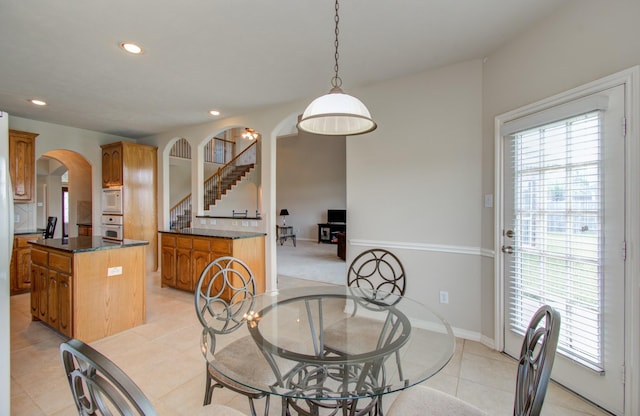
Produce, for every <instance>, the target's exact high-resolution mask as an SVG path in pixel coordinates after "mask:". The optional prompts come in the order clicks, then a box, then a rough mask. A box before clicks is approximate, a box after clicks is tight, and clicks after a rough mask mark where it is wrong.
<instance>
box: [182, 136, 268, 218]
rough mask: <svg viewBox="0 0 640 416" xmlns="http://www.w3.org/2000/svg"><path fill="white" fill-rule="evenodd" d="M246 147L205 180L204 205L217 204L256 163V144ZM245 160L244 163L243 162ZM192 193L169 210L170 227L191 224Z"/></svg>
mask: <svg viewBox="0 0 640 416" xmlns="http://www.w3.org/2000/svg"><path fill="white" fill-rule="evenodd" d="M256 143H257V142H254V143H253V144H252V145H251V146H249V147H247V148H246V149H244V150H243V151H242V152H241V153H239V154H238V155H237V156H236V157H234V158H233V159H232V160H231V161H230V162H229V163H227V164H226V165H224V166H223V167H221V168H219V169H218V171H217V172H216V173H214V174H213V175H211V177H209V178H208V179H207V180H206V181H205V182H204V207H205V209H209V206H211V205H215V204H216V201H219V200H220V199H222V197H223V196H225V195H226V194H227V192H228V191H229V190H231V188H233V187H234V186H235V185H236V184H237V183H238V182H240V181H241V180H242V178H243V177H245V176H246V175H247V174H248V173H249V172H251V169H253V168H254V167H255V166H256V164H255V160H256V154H255V152H256V146H255V144H256ZM241 162H244V163H241ZM191 220H192V216H191V194H189V195H187V196H186V197H185V198H184V199H182V201H180V202H178V203H177V204H176V205H175V206H173V207H172V208H171V210H170V212H169V221H170V228H171V229H177V230H180V229H182V228H188V227H190V226H191Z"/></svg>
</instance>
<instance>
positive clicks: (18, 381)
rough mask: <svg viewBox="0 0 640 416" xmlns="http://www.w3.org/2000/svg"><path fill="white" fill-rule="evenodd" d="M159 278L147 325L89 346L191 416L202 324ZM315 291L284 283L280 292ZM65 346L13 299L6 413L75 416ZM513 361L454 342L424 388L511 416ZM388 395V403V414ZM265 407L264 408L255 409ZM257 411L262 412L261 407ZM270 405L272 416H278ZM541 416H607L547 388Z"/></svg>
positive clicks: (242, 406)
mask: <svg viewBox="0 0 640 416" xmlns="http://www.w3.org/2000/svg"><path fill="white" fill-rule="evenodd" d="M159 279H160V277H159V274H158V273H152V274H150V275H149V276H148V286H147V323H146V324H144V325H141V326H139V327H136V328H133V329H131V330H128V331H125V332H122V333H120V334H116V335H114V336H111V337H108V338H105V339H102V340H99V341H96V342H93V343H92V344H91V345H92V346H93V347H94V348H96V349H98V350H99V351H101V352H102V353H103V354H105V355H107V356H108V357H109V358H111V359H112V360H113V361H114V362H115V363H116V364H117V365H118V366H120V367H121V368H122V369H123V370H124V371H125V372H126V373H128V374H129V376H131V377H132V378H133V379H134V380H135V382H136V383H137V384H138V385H139V386H140V388H141V389H142V390H143V391H144V392H145V393H146V394H147V396H149V398H150V399H151V401H152V402H153V404H154V406H155V407H156V410H157V411H158V414H159V415H190V414H192V413H193V412H194V411H195V410H196V409H198V408H199V407H200V406H201V403H202V397H203V392H204V381H205V363H204V359H203V357H202V355H201V353H200V346H199V336H200V330H201V329H200V324H199V323H198V321H197V319H196V317H195V312H194V310H193V303H192V296H191V295H190V294H188V293H185V292H181V291H177V290H173V289H168V288H165V289H162V288H160V284H159ZM305 284H314V283H312V282H309V281H304V280H296V279H288V278H286V279H285V278H281V279H280V285H281V286H287V287H289V286H292V285H305ZM62 341H64V339H63V338H62V337H61V336H59V335H57V334H56V333H55V332H53V331H52V330H50V329H49V328H47V327H46V326H44V325H43V324H41V323H39V322H32V321H31V318H30V315H29V295H28V294H26V295H17V296H12V297H11V414H12V415H13V416H20V415H29V416H37V415H73V414H74V413H75V408H74V405H73V401H72V398H71V393H70V391H69V386H68V384H67V381H66V378H65V375H64V372H63V370H62V364H61V362H60V358H59V353H58V345H59V344H60V342H62ZM515 371H516V366H515V362H514V360H512V359H510V358H508V357H506V356H504V355H502V354H499V353H497V352H495V351H492V350H490V349H488V348H487V347H485V346H483V345H482V344H479V343H477V342H472V341H465V340H462V339H458V342H457V348H456V354H455V356H454V357H453V359H452V361H451V362H450V363H449V364H448V365H447V367H445V368H444V369H443V371H441V372H440V373H439V374H438V375H436V376H435V377H433V378H432V379H431V380H429V381H427V382H426V384H428V385H431V386H433V387H435V388H438V389H441V390H443V391H446V392H448V393H451V394H454V395H457V396H459V397H461V398H462V399H464V400H467V401H469V402H472V403H474V404H476V405H477V406H479V407H481V408H483V409H484V410H486V411H487V412H488V413H489V414H491V415H505V416H507V415H511V412H512V410H511V409H512V401H513V386H514V377H515ZM213 397H214V402H216V403H221V404H226V405H228V406H231V407H234V408H237V409H239V410H240V411H242V412H244V413H245V414H248V413H249V407H248V402H247V400H246V399H245V398H244V397H243V396H239V395H237V394H234V393H232V392H230V391H228V390H220V389H216V390H215V391H214V396H213ZM392 400H393V395H389V396H388V397H385V401H384V403H385V407H388V406H389V404H390V403H391V401H392ZM257 404H258V406H262V403H261V402H258V403H257ZM259 408H260V407H259ZM280 411H281V407H280V405H279V400H277V399H275V398H274V399H273V400H272V404H271V411H270V412H269V414H270V415H278V414H280ZM542 413H543V415H556V416H565V415H567V416H568V415H572V416H577V415H592V416H602V415H607V414H608V413H605V412H602V411H600V410H599V409H597V408H595V407H593V406H591V405H590V404H589V403H587V402H586V401H584V400H582V399H580V398H579V397H577V396H575V395H573V394H571V393H570V392H568V391H566V390H564V389H562V388H561V387H559V386H557V385H555V384H552V385H551V386H550V389H549V392H548V393H547V399H546V402H545V405H544V408H543V412H542Z"/></svg>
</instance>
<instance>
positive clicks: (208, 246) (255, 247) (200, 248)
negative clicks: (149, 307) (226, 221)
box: [160, 228, 266, 300]
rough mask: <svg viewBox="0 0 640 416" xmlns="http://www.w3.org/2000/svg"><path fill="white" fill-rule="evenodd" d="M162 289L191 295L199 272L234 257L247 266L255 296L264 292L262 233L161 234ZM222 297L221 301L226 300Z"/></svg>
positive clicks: (226, 295)
mask: <svg viewBox="0 0 640 416" xmlns="http://www.w3.org/2000/svg"><path fill="white" fill-rule="evenodd" d="M160 234H161V248H162V250H161V257H162V260H161V263H160V264H161V268H162V286H163V287H165V286H168V287H172V288H175V289H180V290H186V291H190V292H193V291H194V290H195V286H196V283H197V281H198V278H199V277H200V274H201V273H202V270H204V268H205V267H206V266H207V264H209V263H210V262H211V261H213V260H215V259H217V258H219V257H223V256H233V257H236V258H238V259H240V260H242V261H243V262H244V263H246V264H247V266H249V269H251V271H252V272H253V276H254V278H255V281H256V292H257V293H262V292H264V291H265V255H264V250H265V243H264V237H265V235H266V234H265V233H258V232H246V231H228V230H215V229H206V228H184V229H182V230H169V231H160ZM229 296H230V293H224V294H223V295H222V297H223V298H227V300H228V298H229Z"/></svg>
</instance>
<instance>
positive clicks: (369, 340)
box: [324, 249, 406, 414]
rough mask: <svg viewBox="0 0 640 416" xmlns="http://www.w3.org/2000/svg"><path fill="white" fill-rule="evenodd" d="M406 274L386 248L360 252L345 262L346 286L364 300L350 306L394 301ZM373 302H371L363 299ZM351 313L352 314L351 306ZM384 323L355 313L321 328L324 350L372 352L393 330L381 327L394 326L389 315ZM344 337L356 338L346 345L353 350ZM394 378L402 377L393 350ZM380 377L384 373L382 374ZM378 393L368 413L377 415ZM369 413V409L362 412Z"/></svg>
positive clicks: (368, 306) (403, 286)
mask: <svg viewBox="0 0 640 416" xmlns="http://www.w3.org/2000/svg"><path fill="white" fill-rule="evenodd" d="M405 285H406V275H405V272H404V267H403V266H402V263H401V262H400V260H399V259H398V258H397V257H396V256H395V255H394V254H393V253H391V252H390V251H388V250H384V249H370V250H366V251H363V252H362V253H360V254H359V255H358V256H357V257H356V258H355V259H354V260H353V261H352V262H351V264H350V265H349V270H348V272H347V286H349V287H350V288H353V289H355V290H358V289H361V290H362V292H361V293H362V294H363V296H364V297H365V299H364V300H365V301H364V302H361V303H360V304H357V303H356V304H354V307H365V308H370V307H374V305H375V304H376V303H389V302H391V303H394V302H398V301H399V300H400V299H401V297H402V296H403V295H404V292H405ZM367 300H369V301H373V302H367ZM353 314H354V315H355V309H354V312H353ZM387 319H388V322H380V321H374V320H372V319H371V318H367V317H362V316H356V317H352V318H349V319H342V320H339V321H337V322H336V323H334V324H333V325H331V326H329V327H328V328H326V329H325V331H324V347H325V350H326V351H327V352H328V353H331V354H337V355H348V354H360V353H365V352H367V351H374V350H376V349H378V348H379V347H380V346H381V345H382V344H384V343H385V342H387V341H389V337H393V336H394V334H395V333H394V332H393V331H391V332H390V331H388V330H385V328H389V327H394V325H393V322H391V321H389V320H392V319H393V317H392V316H391V315H388V318H387ZM346 337H349V338H352V339H358V340H359V342H358V343H357V345H355V344H354V343H351V344H350V345H351V346H352V347H353V346H354V345H355V348H357V350H353V351H344V348H343V347H342V346H343V345H345V344H346V343H345V342H344V339H345V338H346ZM396 362H397V366H398V377H400V378H402V377H403V375H402V366H401V365H400V359H399V356H398V352H396ZM383 377H384V375H383ZM381 400H382V396H381V395H380V396H377V398H375V403H374V405H373V408H372V410H371V412H373V413H375V414H379V412H380V411H381V407H382V406H381V405H382V403H381ZM365 413H369V412H365Z"/></svg>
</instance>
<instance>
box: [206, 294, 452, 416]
mask: <svg viewBox="0 0 640 416" xmlns="http://www.w3.org/2000/svg"><path fill="white" fill-rule="evenodd" d="M227 309H228V310H229V311H230V312H229V313H227V316H226V317H225V318H220V319H227V320H230V321H235V323H234V324H235V325H237V329H236V330H234V332H233V333H232V334H228V335H224V336H223V337H219V336H216V335H215V334H214V333H213V331H209V330H208V328H206V327H205V328H204V329H203V336H202V340H201V344H202V351H203V354H204V355H205V358H206V359H207V361H208V363H209V364H210V365H211V366H213V367H214V368H215V369H216V370H217V371H219V372H220V373H222V374H223V375H224V376H225V377H228V378H229V379H231V380H233V381H235V382H236V383H239V384H241V385H243V386H246V387H248V388H251V389H254V390H258V391H263V392H266V393H269V394H271V395H277V396H281V397H282V403H283V414H303V415H319V414H349V415H359V414H370V413H373V414H381V412H382V408H381V403H382V398H383V396H384V395H386V394H389V393H393V392H396V391H399V390H403V389H406V388H409V387H411V386H413V385H415V384H418V383H421V382H423V381H425V380H427V379H428V378H430V377H432V376H433V375H435V374H436V373H438V371H440V370H441V369H442V368H443V367H444V366H445V365H446V364H447V363H448V362H449V360H450V359H451V357H452V356H453V353H454V349H455V338H454V336H453V332H452V330H451V326H450V325H449V324H448V323H447V322H446V321H445V320H444V319H443V318H442V317H440V316H439V315H438V314H437V313H435V312H434V311H433V310H432V309H430V308H429V307H427V306H425V305H423V304H421V303H419V302H417V301H415V300H412V299H410V298H409V297H404V296H398V295H394V294H389V293H385V292H381V291H376V290H368V289H362V288H352V287H346V286H321V287H299V288H292V289H284V290H279V291H274V292H267V293H263V294H260V295H255V296H249V297H245V299H244V300H241V301H234V300H233V299H232V300H231V301H230V304H229V305H228V307H227ZM239 320H241V321H242V322H238V321H239ZM238 323H239V325H238ZM225 337H229V338H230V339H229V340H226V339H224V338H225ZM217 338H220V339H217ZM242 338H244V339H247V338H250V339H252V340H253V341H254V342H251V343H250V344H251V345H252V348H253V351H251V352H249V353H246V354H245V356H241V357H240V359H235V360H229V359H225V358H224V357H228V356H229V354H217V353H216V352H217V351H216V348H218V350H219V349H220V346H222V345H225V344H227V345H228V346H227V347H226V348H232V347H233V345H231V344H232V342H233V341H232V340H237V339H242ZM243 354H244V353H243ZM236 358H237V357H236ZM258 374H260V376H258ZM265 374H266V375H265Z"/></svg>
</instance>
